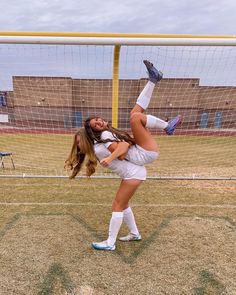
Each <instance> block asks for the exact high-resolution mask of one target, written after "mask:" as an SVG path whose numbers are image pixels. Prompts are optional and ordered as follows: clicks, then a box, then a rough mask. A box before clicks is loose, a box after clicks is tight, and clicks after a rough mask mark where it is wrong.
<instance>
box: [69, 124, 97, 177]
mask: <svg viewBox="0 0 236 295" xmlns="http://www.w3.org/2000/svg"><path fill="white" fill-rule="evenodd" d="M78 136H79V137H80V148H79V147H78V143H77V137H78ZM85 158H86V159H87V162H86V175H87V176H91V175H92V174H93V173H94V172H95V170H96V166H97V158H96V155H95V153H94V149H93V143H92V141H91V140H90V139H89V138H88V136H87V134H86V131H85V129H84V128H81V129H80V130H79V131H78V132H76V133H75V135H74V139H73V144H72V148H71V151H70V154H69V156H68V158H67V159H66V161H65V166H64V167H65V168H66V169H68V170H72V173H71V175H70V177H69V178H70V179H72V178H75V176H76V175H77V174H78V173H79V171H80V170H81V168H82V166H83V164H84V161H85Z"/></svg>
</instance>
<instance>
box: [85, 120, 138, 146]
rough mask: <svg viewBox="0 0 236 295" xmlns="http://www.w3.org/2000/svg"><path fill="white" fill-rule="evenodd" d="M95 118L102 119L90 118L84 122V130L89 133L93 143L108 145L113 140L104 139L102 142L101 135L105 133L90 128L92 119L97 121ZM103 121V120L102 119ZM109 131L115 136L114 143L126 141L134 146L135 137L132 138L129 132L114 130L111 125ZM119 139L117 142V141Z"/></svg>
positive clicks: (108, 127) (108, 126)
mask: <svg viewBox="0 0 236 295" xmlns="http://www.w3.org/2000/svg"><path fill="white" fill-rule="evenodd" d="M95 118H100V117H89V118H87V119H86V120H85V122H84V128H85V130H86V132H87V135H88V137H89V138H90V139H91V140H92V141H93V142H97V143H106V142H108V141H112V140H111V139H104V140H102V139H101V134H102V132H103V131H104V130H103V131H95V130H93V129H92V128H91V126H90V121H91V120H92V119H95ZM101 119H102V118H101ZM106 130H108V131H110V132H111V133H112V134H113V136H114V138H115V139H114V140H113V141H126V142H128V143H129V144H131V145H133V144H135V140H134V138H133V137H131V136H130V135H129V133H128V132H126V131H123V130H119V129H117V128H114V127H111V126H110V125H109V124H107V129H106ZM116 139H117V140H116Z"/></svg>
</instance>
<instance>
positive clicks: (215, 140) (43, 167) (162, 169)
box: [0, 134, 236, 178]
mask: <svg viewBox="0 0 236 295" xmlns="http://www.w3.org/2000/svg"><path fill="white" fill-rule="evenodd" d="M72 138H73V136H72V135H65V134H64V135H59V134H7V135H6V134H5V135H3V134H1V135H0V150H1V151H10V152H12V153H13V157H14V162H15V165H16V170H13V169H12V167H11V162H10V159H6V160H5V163H6V165H5V169H0V176H1V175H23V174H25V175H66V172H65V170H64V169H63V167H64V161H65V159H66V157H67V155H68V154H69V151H70V148H71V144H72ZM156 140H157V143H158V146H159V148H160V157H159V158H158V160H157V161H155V162H154V163H153V164H151V165H147V169H148V175H149V176H154V177H156V176H157V177H159V176H174V177H178V176H184V177H192V176H193V175H194V176H196V177H197V176H199V177H213V178H214V177H235V176H236V153H235V146H236V136H228V137H227V136H173V137H171V136H157V137H156ZM101 172H102V173H103V174H104V169H103V170H102V169H100V167H99V168H98V170H97V175H99V174H101ZM105 173H106V174H107V171H105Z"/></svg>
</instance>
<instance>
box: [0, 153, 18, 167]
mask: <svg viewBox="0 0 236 295" xmlns="http://www.w3.org/2000/svg"><path fill="white" fill-rule="evenodd" d="M5 157H10V159H11V163H12V167H13V169H15V164H14V161H13V157H12V153H8V152H0V166H1V167H2V168H5V167H4V159H5Z"/></svg>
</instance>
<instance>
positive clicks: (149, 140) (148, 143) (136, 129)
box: [130, 113, 158, 152]
mask: <svg viewBox="0 0 236 295" xmlns="http://www.w3.org/2000/svg"><path fill="white" fill-rule="evenodd" d="M146 124H147V116H146V115H145V114H142V113H133V114H132V115H131V118H130V126H131V130H132V133H133V136H134V139H135V142H136V144H138V145H139V146H141V147H142V148H144V149H146V150H148V151H154V152H156V151H158V148H157V143H156V141H155V139H154V138H153V137H152V135H151V133H150V132H149V131H148V130H147V128H146V127H145V126H146Z"/></svg>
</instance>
